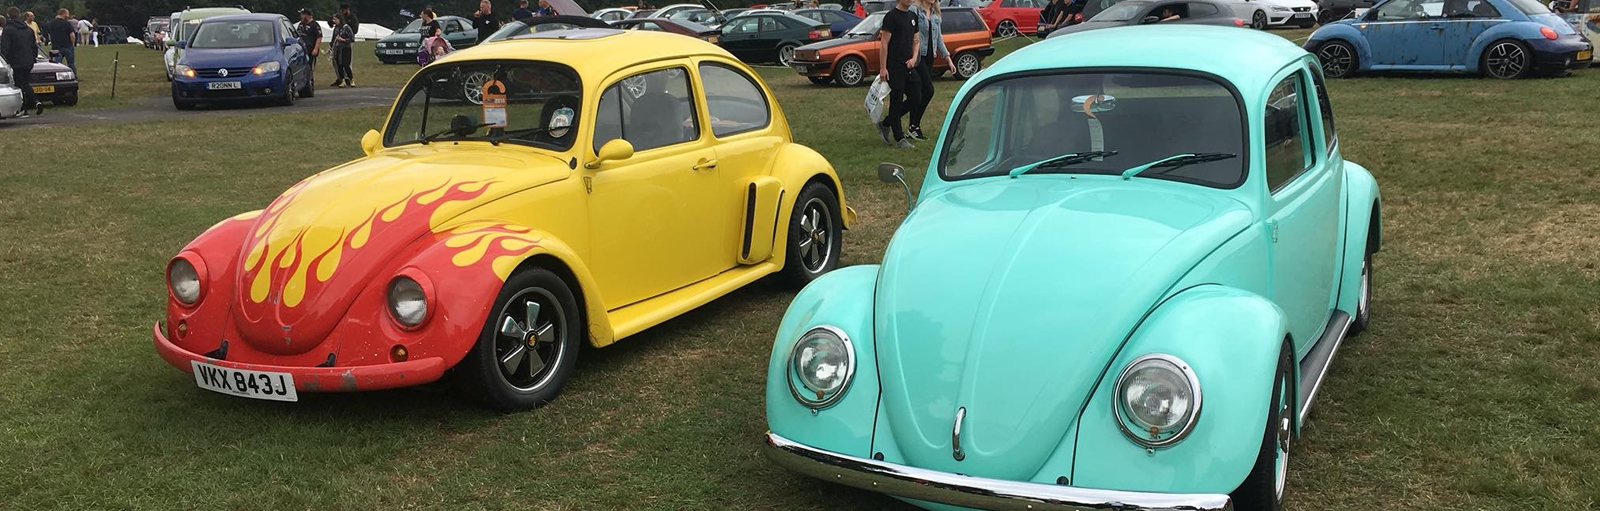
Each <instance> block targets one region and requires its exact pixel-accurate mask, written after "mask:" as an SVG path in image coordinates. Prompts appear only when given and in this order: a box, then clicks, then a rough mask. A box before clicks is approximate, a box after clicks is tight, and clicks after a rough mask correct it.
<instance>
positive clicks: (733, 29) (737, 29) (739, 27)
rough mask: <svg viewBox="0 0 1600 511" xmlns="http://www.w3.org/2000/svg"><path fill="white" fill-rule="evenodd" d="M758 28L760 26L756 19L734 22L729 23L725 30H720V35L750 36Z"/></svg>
mask: <svg viewBox="0 0 1600 511" xmlns="http://www.w3.org/2000/svg"><path fill="white" fill-rule="evenodd" d="M759 26H760V24H759V23H758V22H757V19H756V18H745V19H741V20H734V22H733V23H729V24H728V25H727V26H726V27H725V28H723V29H722V33H724V34H750V33H754V32H755V31H756V28H757V27H759Z"/></svg>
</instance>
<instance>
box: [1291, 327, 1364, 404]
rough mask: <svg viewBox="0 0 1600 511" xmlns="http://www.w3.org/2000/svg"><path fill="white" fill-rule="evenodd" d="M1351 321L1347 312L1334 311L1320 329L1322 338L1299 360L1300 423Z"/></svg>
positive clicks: (1331, 363) (1326, 374) (1314, 397)
mask: <svg viewBox="0 0 1600 511" xmlns="http://www.w3.org/2000/svg"><path fill="white" fill-rule="evenodd" d="M1351 323H1352V320H1351V318H1350V315H1349V314H1345V313H1344V311H1334V312H1333V317H1331V318H1328V326H1327V328H1324V329H1323V330H1322V338H1321V339H1317V344H1316V345H1314V346H1312V347H1311V353H1307V354H1306V358H1304V359H1301V360H1300V414H1299V422H1300V423H1301V424H1304V423H1305V421H1306V414H1308V413H1310V412H1311V403H1312V401H1313V400H1315V399H1316V398H1317V390H1318V389H1320V388H1321V387H1322V380H1323V379H1324V378H1326V377H1327V376H1328V368H1329V367H1330V366H1332V365H1333V357H1334V355H1336V354H1338V353H1339V344H1340V343H1342V342H1344V337H1345V334H1347V333H1349V332H1350V324H1351Z"/></svg>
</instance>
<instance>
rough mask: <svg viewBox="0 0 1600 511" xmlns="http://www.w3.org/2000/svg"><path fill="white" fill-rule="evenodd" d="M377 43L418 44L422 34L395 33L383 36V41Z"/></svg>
mask: <svg viewBox="0 0 1600 511" xmlns="http://www.w3.org/2000/svg"><path fill="white" fill-rule="evenodd" d="M378 42H380V43H420V42H422V34H421V33H420V32H412V33H409V34H402V33H400V32H395V33H393V34H389V35H387V36H384V38H383V39H379V40H378Z"/></svg>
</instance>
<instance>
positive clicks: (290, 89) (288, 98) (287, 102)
mask: <svg viewBox="0 0 1600 511" xmlns="http://www.w3.org/2000/svg"><path fill="white" fill-rule="evenodd" d="M296 99H297V98H296V97H295V90H294V74H288V73H286V74H284V75H283V97H281V98H278V104H281V105H283V106H294V102H295V100H296Z"/></svg>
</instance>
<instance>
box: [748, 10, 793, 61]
mask: <svg viewBox="0 0 1600 511" xmlns="http://www.w3.org/2000/svg"><path fill="white" fill-rule="evenodd" d="M758 18H759V19H760V20H761V35H760V36H758V37H757V38H756V40H755V43H754V45H753V46H754V47H753V48H752V49H753V50H755V54H754V56H755V58H756V60H758V61H761V62H776V61H777V60H778V44H779V43H782V42H783V41H784V39H786V38H788V37H789V36H790V35H791V32H792V30H791V29H790V28H789V26H788V25H787V24H786V23H785V22H784V20H780V19H778V17H777V16H759V17H758Z"/></svg>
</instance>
